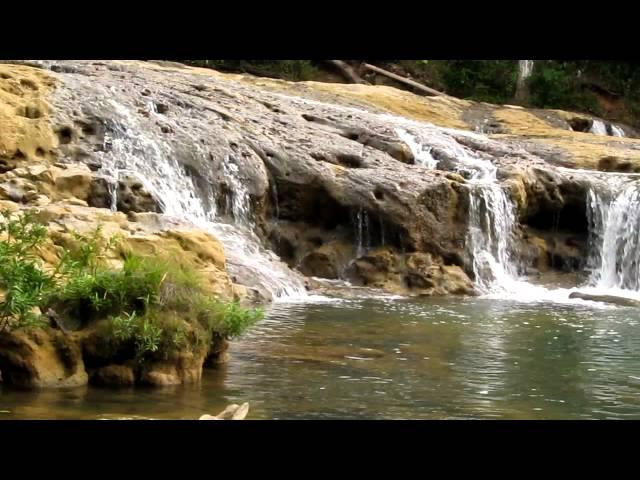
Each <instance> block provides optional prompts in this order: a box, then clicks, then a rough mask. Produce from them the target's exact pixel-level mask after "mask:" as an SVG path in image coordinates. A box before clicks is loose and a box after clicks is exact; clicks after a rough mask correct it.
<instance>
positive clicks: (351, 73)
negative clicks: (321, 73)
mask: <svg viewBox="0 0 640 480" xmlns="http://www.w3.org/2000/svg"><path fill="white" fill-rule="evenodd" d="M327 62H329V63H330V64H331V65H333V66H334V67H335V68H337V69H338V70H339V71H340V73H341V74H342V76H343V77H344V78H345V79H347V80H349V81H350V82H352V83H362V84H366V83H367V82H365V81H364V80H363V79H362V78H361V77H360V75H358V74H357V73H356V71H355V70H354V69H353V68H352V67H351V66H350V65H349V64H348V63H346V62H343V61H342V60H327Z"/></svg>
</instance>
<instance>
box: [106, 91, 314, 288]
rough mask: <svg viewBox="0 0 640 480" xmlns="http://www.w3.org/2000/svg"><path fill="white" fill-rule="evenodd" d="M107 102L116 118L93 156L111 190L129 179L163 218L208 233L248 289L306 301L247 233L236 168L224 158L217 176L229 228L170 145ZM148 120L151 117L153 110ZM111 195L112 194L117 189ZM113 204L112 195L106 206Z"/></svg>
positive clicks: (292, 276) (213, 196) (247, 211)
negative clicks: (225, 191)
mask: <svg viewBox="0 0 640 480" xmlns="http://www.w3.org/2000/svg"><path fill="white" fill-rule="evenodd" d="M108 97H109V95H108V94H107V95H105V99H104V100H103V102H104V103H105V104H106V105H107V106H108V107H109V108H110V109H113V110H114V111H115V112H116V113H117V116H116V117H115V118H116V120H114V124H113V125H112V126H111V127H112V128H111V129H110V133H109V135H108V136H107V137H106V139H105V140H106V142H108V143H110V148H106V149H105V150H106V151H104V152H98V155H99V156H100V160H101V161H102V172H103V173H105V174H106V175H107V176H109V177H111V179H112V181H113V185H114V186H115V185H116V184H117V179H118V178H119V177H120V176H121V175H122V174H125V173H126V174H129V175H133V176H135V177H136V178H138V179H139V180H140V181H141V183H143V185H144V187H145V189H147V191H149V192H150V193H151V194H152V195H153V196H154V198H156V199H157V200H158V201H159V202H160V203H161V205H162V207H163V212H164V213H165V215H167V216H170V217H176V218H178V219H180V220H186V221H187V222H190V223H191V224H193V225H196V226H198V227H200V228H203V229H205V230H208V231H210V232H211V233H212V234H214V235H215V236H216V238H218V239H219V240H220V241H221V242H222V244H223V245H224V248H225V256H226V258H227V266H228V268H229V271H230V273H231V274H232V275H239V276H240V275H241V272H243V271H244V272H246V271H250V272H251V274H250V276H251V277H252V279H253V283H255V284H256V285H258V286H260V287H262V288H265V289H266V290H267V291H268V292H269V293H270V294H271V295H272V296H273V298H274V300H293V299H296V298H306V297H307V293H306V289H305V286H304V280H303V278H302V277H301V276H300V275H299V274H297V273H295V272H293V271H292V270H290V269H289V268H288V267H287V266H286V265H285V264H284V263H282V262H281V261H280V260H279V259H278V258H277V257H276V255H275V254H273V253H272V252H270V251H269V250H267V249H265V248H264V247H263V246H262V245H261V242H260V240H259V238H258V237H257V236H256V234H255V233H254V232H253V221H252V215H251V208H250V202H249V193H248V191H247V189H246V186H245V185H244V183H243V181H242V178H241V177H240V175H239V169H238V166H237V165H236V164H235V163H233V162H232V161H231V159H230V158H229V157H227V158H225V161H224V163H223V171H224V173H225V181H226V182H227V184H228V186H229V187H230V188H229V190H230V195H228V196H227V197H226V202H227V207H228V211H229V213H230V214H231V216H232V217H233V224H229V223H222V222H221V221H220V219H219V215H218V212H217V209H216V205H217V201H216V200H217V196H218V192H216V191H215V190H214V189H213V188H212V187H211V186H210V185H209V186H207V187H206V188H205V190H204V191H203V190H202V185H200V188H197V186H196V185H195V184H194V180H193V178H192V177H191V176H190V175H188V174H187V173H186V172H185V170H184V167H183V166H182V165H181V164H180V163H179V161H178V160H177V155H176V152H175V151H174V150H173V148H172V145H171V144H170V143H169V142H168V141H165V140H164V139H163V138H161V137H159V136H156V135H153V134H152V133H151V132H149V131H148V130H147V129H145V128H144V127H143V126H142V125H140V124H139V122H138V120H137V118H136V116H135V115H132V113H131V112H130V111H129V109H128V108H127V107H126V106H125V105H123V104H120V103H118V102H117V101H116V100H115V99H113V98H108ZM150 115H154V112H153V110H151V111H150ZM165 121H166V120H165ZM174 128H178V126H175V127H174ZM192 147H193V151H194V152H195V155H200V156H202V158H203V159H204V158H206V157H205V155H206V152H204V151H202V149H201V148H200V147H199V143H198V142H197V141H196V139H194V141H193V144H192ZM112 192H113V193H114V194H115V193H116V192H117V189H115V188H114V189H112ZM115 203H116V199H115V195H114V198H113V200H112V205H113V206H115Z"/></svg>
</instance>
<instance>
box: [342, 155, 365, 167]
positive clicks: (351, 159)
mask: <svg viewBox="0 0 640 480" xmlns="http://www.w3.org/2000/svg"><path fill="white" fill-rule="evenodd" d="M336 160H337V161H338V163H339V164H340V165H342V166H343V167H350V168H359V167H361V166H362V163H363V162H362V158H361V157H360V156H359V155H353V154H351V153H338V154H337V155H336Z"/></svg>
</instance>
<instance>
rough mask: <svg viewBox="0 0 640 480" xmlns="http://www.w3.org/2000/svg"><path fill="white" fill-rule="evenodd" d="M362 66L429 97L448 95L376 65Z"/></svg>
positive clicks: (366, 64)
mask: <svg viewBox="0 0 640 480" xmlns="http://www.w3.org/2000/svg"><path fill="white" fill-rule="evenodd" d="M362 66H363V67H364V68H366V69H367V70H371V71H372V72H375V73H379V74H380V75H384V76H386V77H389V78H391V79H393V80H396V81H398V82H400V83H404V84H405V85H408V86H410V87H413V88H415V89H416V90H419V91H421V92H423V93H425V94H426V95H428V96H431V97H434V96H439V95H446V94H445V93H443V92H439V91H438V90H436V89H434V88H430V87H427V86H426V85H422V84H421V83H418V82H414V81H413V80H409V79H408V78H404V77H401V76H400V75H396V74H395V73H391V72H389V71H388V70H385V69H383V68H380V67H376V66H374V65H369V64H368V63H364V64H363V65H362Z"/></svg>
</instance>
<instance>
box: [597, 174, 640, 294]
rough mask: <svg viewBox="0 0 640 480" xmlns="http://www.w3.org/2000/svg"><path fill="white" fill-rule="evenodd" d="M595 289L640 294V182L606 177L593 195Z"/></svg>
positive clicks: (632, 177)
mask: <svg viewBox="0 0 640 480" xmlns="http://www.w3.org/2000/svg"><path fill="white" fill-rule="evenodd" d="M587 207H588V210H587V211H588V218H589V227H590V228H589V230H590V234H591V238H590V247H591V254H590V259H589V264H590V267H591V269H592V272H591V277H590V279H589V284H590V285H591V286H594V287H597V288H600V289H608V290H618V291H631V292H638V290H640V264H639V263H640V229H639V227H640V180H637V177H635V176H605V180H604V181H603V182H600V183H594V185H593V186H592V188H591V189H590V191H589V201H588V205H587Z"/></svg>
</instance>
